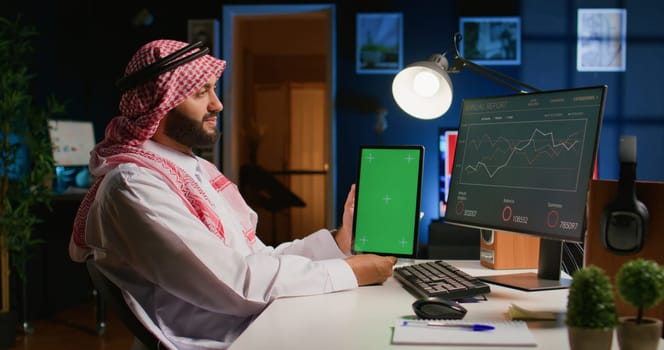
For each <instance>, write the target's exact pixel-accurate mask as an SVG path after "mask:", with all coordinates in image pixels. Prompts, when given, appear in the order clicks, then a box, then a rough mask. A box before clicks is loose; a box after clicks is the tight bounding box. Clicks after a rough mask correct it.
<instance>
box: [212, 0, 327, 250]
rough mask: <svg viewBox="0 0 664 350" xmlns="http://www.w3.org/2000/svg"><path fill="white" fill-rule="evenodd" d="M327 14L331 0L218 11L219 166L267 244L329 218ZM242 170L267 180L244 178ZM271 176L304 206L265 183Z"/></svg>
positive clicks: (306, 230)
mask: <svg viewBox="0 0 664 350" xmlns="http://www.w3.org/2000/svg"><path fill="white" fill-rule="evenodd" d="M334 16H335V13H334V5H271V6H268V5H242V6H224V8H223V24H224V26H223V43H224V45H223V53H222V57H223V58H225V59H227V60H228V61H229V66H228V69H227V71H226V72H225V73H224V76H223V80H222V95H223V103H224V112H223V114H222V126H221V127H222V131H223V136H222V157H221V165H222V169H223V172H224V173H225V174H226V176H227V177H229V178H230V179H231V180H233V181H234V182H236V183H238V184H239V185H240V188H241V191H243V195H245V197H246V199H247V201H248V202H249V204H250V205H251V206H252V207H253V208H254V209H255V210H256V211H257V212H258V214H259V218H260V219H259V225H258V234H259V237H261V239H262V240H263V241H265V242H266V243H268V244H278V243H280V242H282V241H286V240H290V239H294V238H300V237H301V236H304V235H305V234H308V233H310V232H313V231H314V230H316V229H319V228H321V227H334V226H335V224H336V223H335V221H336V220H335V215H334V208H335V202H336V200H335V198H334V196H335V193H336V191H335V189H334V187H335V185H334V184H335V174H336V173H335V169H334V167H333V166H331V165H332V164H334V160H335V154H334V150H335V147H334V140H335V138H334V134H335V133H334V122H333V121H334V110H333V106H334V104H333V103H332V100H333V95H334V91H335V87H334V76H335V74H334V67H335V63H334V59H335V56H336V54H335V46H336V45H335V38H334V33H335V31H334V23H335V19H334ZM247 168H250V169H254V170H255V168H259V170H260V171H261V173H264V174H263V175H266V174H267V176H268V179H267V181H265V178H262V179H263V180H260V181H257V182H259V183H248V181H246V180H247V179H248V177H247V176H246V175H245V176H244V180H245V181H243V178H242V177H243V176H242V174H243V173H245V174H246V169H247ZM252 178H253V177H252ZM254 179H255V178H254ZM258 179H261V177H258ZM274 179H276V180H277V181H278V183H279V184H281V185H283V187H285V188H286V189H287V190H288V191H290V192H291V193H292V194H294V195H295V196H296V197H297V198H299V199H301V200H302V201H303V202H304V204H306V206H304V207H300V206H297V205H290V204H293V203H288V199H289V197H288V196H286V197H283V196H281V195H280V193H282V192H280V191H276V192H274V191H272V188H273V187H270V186H266V183H272V182H274V181H270V180H274ZM249 182H250V181H249ZM251 189H253V190H254V191H253V195H252V193H247V192H248V191H250V190H251Z"/></svg>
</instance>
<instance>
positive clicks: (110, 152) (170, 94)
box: [69, 40, 255, 261]
mask: <svg viewBox="0 0 664 350" xmlns="http://www.w3.org/2000/svg"><path fill="white" fill-rule="evenodd" d="M186 45H188V44H187V43H184V42H180V41H173V40H156V41H152V42H150V43H148V44H146V45H144V46H143V47H141V48H140V49H139V50H138V51H137V52H136V53H135V54H134V56H133V57H132V58H131V60H130V61H129V64H128V65H127V68H126V69H125V76H127V75H129V74H130V73H132V72H135V71H137V70H139V69H140V68H142V67H145V66H147V65H149V64H151V63H154V62H156V61H158V60H159V59H161V58H163V57H165V56H167V55H169V54H170V53H172V52H174V51H176V50H178V49H181V48H183V47H184V46H186ZM192 53H193V52H192ZM225 68H226V62H225V61H223V60H220V59H217V58H215V57H212V56H210V55H204V56H202V57H199V58H197V59H195V60H193V61H191V62H188V63H186V64H183V65H181V66H179V67H177V68H175V69H173V70H170V71H167V72H164V73H162V74H161V75H159V76H158V77H157V78H156V79H152V80H150V81H148V82H146V83H144V84H142V85H139V86H138V87H136V88H132V89H130V90H127V91H126V92H125V93H124V94H123V95H122V98H121V100H120V112H121V115H120V116H117V117H115V118H113V119H112V120H111V121H110V123H109V124H108V126H107V127H106V131H105V137H104V140H103V141H102V142H100V143H99V144H97V145H96V146H95V148H94V150H92V152H90V165H89V168H90V173H91V174H92V175H94V176H95V177H96V180H95V182H94V184H93V185H92V186H91V187H90V189H89V190H88V193H87V194H86V196H85V198H84V199H83V201H82V202H81V206H80V208H79V209H78V212H77V215H76V218H75V219H74V227H73V231H72V236H71V241H70V245H69V253H70V256H71V258H72V259H73V260H76V261H83V260H85V258H86V257H87V256H88V255H89V254H90V253H91V249H90V247H88V245H87V244H86V242H85V222H86V219H87V216H88V212H89V209H90V205H91V204H92V202H93V201H94V198H95V194H96V192H97V188H98V186H99V184H100V183H101V180H102V179H103V177H104V175H105V174H106V173H108V172H109V171H110V170H112V169H114V168H115V167H116V166H118V165H119V164H122V163H134V164H136V165H138V166H140V167H145V168H149V169H152V170H155V171H157V172H158V173H160V174H161V175H162V176H163V177H164V179H165V181H166V182H167V183H168V185H169V186H170V187H171V189H172V190H173V191H174V192H175V193H177V194H178V195H179V196H180V197H181V198H182V200H183V202H184V203H185V204H186V206H187V207H188V208H189V210H190V211H191V213H192V214H194V215H196V216H197V217H198V218H199V219H200V220H201V221H202V222H203V223H204V224H205V225H206V227H207V228H208V229H209V230H210V231H211V232H214V233H216V234H218V235H219V236H220V237H221V238H223V237H224V230H223V226H222V224H221V221H220V220H219V217H218V216H217V215H216V214H215V213H214V211H213V210H212V209H211V208H210V206H209V204H208V203H209V201H208V199H207V197H206V195H205V193H204V192H203V190H202V189H201V187H200V186H198V184H197V183H196V180H194V179H193V178H192V177H191V176H189V175H188V174H187V173H186V172H185V171H183V170H182V169H181V168H179V167H177V166H176V165H175V164H174V163H172V162H171V161H169V160H168V159H165V158H162V157H160V156H158V155H156V154H154V153H152V152H148V151H145V150H144V149H143V148H142V147H141V145H142V144H143V143H144V142H145V141H146V140H148V139H150V138H151V137H152V135H154V133H155V131H156V130H157V127H158V126H159V122H160V121H161V119H162V118H163V117H164V116H165V115H166V114H167V113H168V111H170V110H171V109H173V108H175V107H176V106H178V105H179V104H181V103H182V102H184V101H185V100H186V99H187V97H189V96H190V95H191V94H193V93H194V92H195V91H196V90H197V89H199V88H200V87H202V86H203V85H204V84H205V83H206V82H207V81H208V80H209V79H210V78H212V77H216V78H217V79H218V78H219V77H220V76H221V73H222V72H223V71H224V69H225ZM200 162H201V163H202V165H203V166H202V167H203V170H204V171H205V172H206V173H207V175H208V178H209V179H212V180H211V181H210V182H211V184H212V186H213V187H214V188H215V189H216V190H217V191H218V192H219V194H220V195H222V196H224V197H226V199H227V200H229V201H230V202H231V205H232V206H233V207H234V208H235V209H236V211H237V213H236V214H237V215H238V217H239V218H240V221H241V222H242V226H243V228H244V231H245V232H244V235H245V237H247V241H248V242H249V243H250V244H251V243H253V242H254V241H255V232H254V225H253V224H252V222H251V220H250V215H249V212H248V208H247V207H246V205H244V200H242V197H241V195H240V193H239V191H238V190H237V186H235V185H234V184H233V183H231V182H230V181H229V180H228V179H227V178H226V177H224V176H223V175H222V174H221V173H220V172H219V170H218V169H217V168H216V167H215V166H214V165H213V164H211V163H209V162H205V161H203V160H200ZM205 163H207V164H205Z"/></svg>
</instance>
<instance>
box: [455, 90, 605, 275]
mask: <svg viewBox="0 0 664 350" xmlns="http://www.w3.org/2000/svg"><path fill="white" fill-rule="evenodd" d="M605 95H606V86H596V87H586V88H575V89H568V90H557V91H547V92H537V93H531V94H520V95H510V96H500V97H488V98H472V99H466V100H464V101H463V106H462V111H461V118H460V122H459V134H458V138H457V143H456V151H455V157H454V167H453V170H452V179H451V183H450V190H449V194H448V203H447V210H446V214H445V218H446V222H448V223H456V224H462V225H469V226H474V227H480V228H488V229H494V230H502V231H509V232H515V233H524V234H529V235H536V236H539V237H541V238H545V239H546V240H542V241H541V242H544V241H548V240H550V241H553V242H554V244H553V245H554V246H555V245H557V246H560V243H561V241H563V240H565V241H574V242H582V241H583V234H584V219H585V212H586V209H585V207H586V196H587V191H588V184H589V181H590V178H591V175H592V171H593V166H594V162H595V154H596V150H597V142H598V138H599V131H600V127H601V120H602V113H603V109H604V99H605ZM549 243H550V242H545V245H547V244H549ZM541 244H542V243H541ZM545 255H546V254H545ZM542 258H543V257H542V253H541V252H540V272H541V270H542V263H543V262H542V260H541V259H542ZM552 263H553V264H555V262H552ZM559 264H560V263H559V260H558V265H559ZM556 268H557V271H558V273H559V272H560V268H559V266H558V267H556Z"/></svg>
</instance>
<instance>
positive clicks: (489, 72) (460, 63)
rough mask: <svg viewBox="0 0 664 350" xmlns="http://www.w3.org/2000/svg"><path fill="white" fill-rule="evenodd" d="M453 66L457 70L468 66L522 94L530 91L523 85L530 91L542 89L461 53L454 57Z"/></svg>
mask: <svg viewBox="0 0 664 350" xmlns="http://www.w3.org/2000/svg"><path fill="white" fill-rule="evenodd" d="M453 67H454V68H456V69H457V71H458V70H460V68H463V67H468V68H469V69H470V70H472V71H473V72H475V73H477V74H479V75H481V76H483V77H485V78H487V79H489V80H492V81H493V82H495V83H497V84H500V85H502V86H504V87H506V88H508V89H510V90H512V91H515V92H518V93H522V94H526V93H528V91H525V90H524V89H522V88H521V87H525V88H527V89H528V90H530V92H535V91H541V90H540V89H538V88H536V87H534V86H531V85H528V84H526V83H524V82H522V81H519V80H516V79H514V78H512V77H510V76H509V75H507V74H503V73H501V72H498V71H495V70H493V69H490V68H487V67H484V66H480V65H479V64H476V63H474V62H472V61H470V60H468V59H465V58H463V57H461V56H459V55H457V56H456V57H454V64H453Z"/></svg>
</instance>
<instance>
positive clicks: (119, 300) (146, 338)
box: [85, 258, 160, 350]
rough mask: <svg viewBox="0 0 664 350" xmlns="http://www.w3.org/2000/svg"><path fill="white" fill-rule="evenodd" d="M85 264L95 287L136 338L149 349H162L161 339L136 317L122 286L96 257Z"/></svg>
mask: <svg viewBox="0 0 664 350" xmlns="http://www.w3.org/2000/svg"><path fill="white" fill-rule="evenodd" d="M85 264H86V266H87V269H88V274H90V279H92V284H93V285H94V287H95V288H96V289H97V291H99V293H100V294H101V296H102V298H103V300H104V301H105V302H106V303H108V304H110V305H111V307H112V308H113V310H115V311H116V313H117V314H118V316H119V317H120V320H121V321H122V323H124V325H125V326H126V327H127V328H129V330H130V331H131V333H132V334H133V335H134V336H135V337H136V339H138V340H139V341H140V342H141V343H143V345H144V346H145V348H147V349H155V350H158V349H160V346H159V339H158V338H157V337H156V336H155V335H154V334H152V332H150V331H149V330H148V329H147V328H145V326H143V324H142V323H141V322H140V321H139V320H138V318H136V315H134V313H133V312H132V311H131V309H130V308H129V306H128V305H127V303H126V302H125V300H124V297H123V296H122V291H121V290H120V288H119V287H118V286H117V285H115V284H114V283H113V282H111V280H109V279H108V278H107V277H106V276H105V275H104V274H103V273H102V272H101V271H99V269H97V264H96V263H95V261H94V259H92V258H89V259H87V260H86V262H85Z"/></svg>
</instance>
